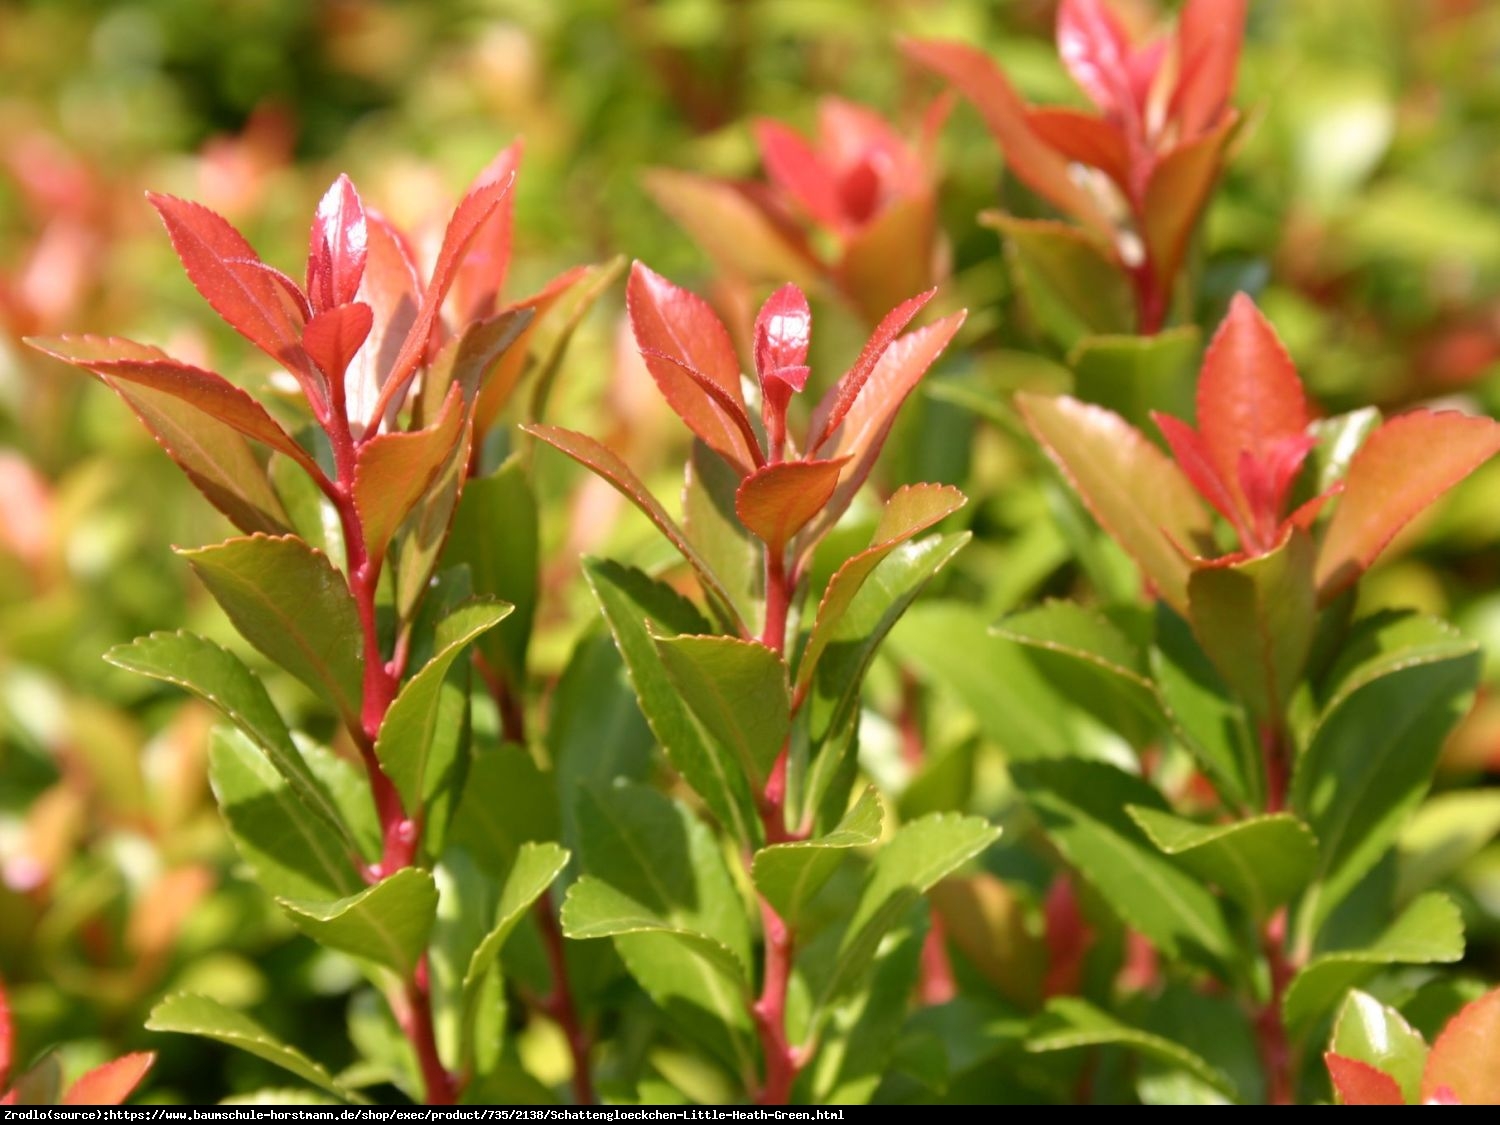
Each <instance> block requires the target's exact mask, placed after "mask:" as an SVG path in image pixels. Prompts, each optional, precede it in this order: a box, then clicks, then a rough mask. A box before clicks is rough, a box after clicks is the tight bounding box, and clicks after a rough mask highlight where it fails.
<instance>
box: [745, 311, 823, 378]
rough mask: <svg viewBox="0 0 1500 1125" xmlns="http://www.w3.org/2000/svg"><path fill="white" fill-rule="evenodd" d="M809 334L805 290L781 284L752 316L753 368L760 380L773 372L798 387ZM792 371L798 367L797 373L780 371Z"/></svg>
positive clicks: (804, 371) (804, 370) (804, 375)
mask: <svg viewBox="0 0 1500 1125" xmlns="http://www.w3.org/2000/svg"><path fill="white" fill-rule="evenodd" d="M811 337H812V310H811V309H810V308H809V307H808V304H807V294H805V293H803V292H802V290H801V289H799V288H798V287H797V286H795V285H783V286H782V287H781V288H780V289H778V290H776V292H774V293H772V294H771V296H770V297H769V298H767V299H766V303H765V304H764V305H762V306H761V308H760V313H759V315H758V316H756V318H755V370H756V373H757V374H758V375H759V376H760V378H761V382H762V383H764V382H765V380H766V379H768V378H770V377H773V376H775V377H779V378H781V379H782V381H783V382H786V383H790V384H792V389H793V390H799V391H800V390H801V389H802V385H803V384H805V383H806V382H807V349H808V346H809V344H810V342H811ZM793 371H800V372H801V374H800V377H797V376H791V377H789V376H788V375H786V374H784V373H786V372H793Z"/></svg>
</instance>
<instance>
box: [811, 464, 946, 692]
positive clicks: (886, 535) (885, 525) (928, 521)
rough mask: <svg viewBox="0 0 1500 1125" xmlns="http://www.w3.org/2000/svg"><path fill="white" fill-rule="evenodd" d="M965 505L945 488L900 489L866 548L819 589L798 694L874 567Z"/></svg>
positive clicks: (909, 486) (929, 486)
mask: <svg viewBox="0 0 1500 1125" xmlns="http://www.w3.org/2000/svg"><path fill="white" fill-rule="evenodd" d="M967 503H968V498H967V497H965V496H964V494H963V493H962V492H960V491H959V490H958V489H956V488H954V487H953V486H952V485H948V484H908V485H903V486H902V487H900V488H898V489H897V490H896V491H895V493H894V494H893V495H892V496H891V498H890V499H889V500H887V501H886V504H885V510H884V511H883V512H882V513H881V515H880V522H879V523H878V524H877V525H876V526H875V534H874V535H873V536H872V537H871V539H870V545H869V546H868V547H867V548H865V549H864V550H863V551H861V552H859V554H857V555H853V556H851V557H850V558H848V559H845V560H844V563H843V565H842V566H840V567H839V569H838V571H837V572H836V573H835V574H834V576H833V578H832V579H831V580H830V581H829V583H828V588H827V589H826V590H824V591H823V598H822V600H821V601H820V602H819V603H818V614H817V618H816V620H815V622H814V624H813V629H812V634H811V635H810V636H809V637H808V640H807V647H806V648H805V649H803V651H802V658H801V661H800V662H799V663H798V665H797V685H798V689H799V690H801V689H802V688H804V687H805V686H806V685H807V684H809V683H811V682H812V675H813V670H814V669H815V668H816V667H817V664H818V658H819V657H820V656H822V655H823V650H824V649H825V648H827V647H828V643H829V641H831V640H832V639H833V635H834V631H835V629H836V627H837V625H838V623H839V620H840V618H842V617H843V616H844V614H845V613H846V612H848V609H849V606H850V605H851V604H852V603H853V601H854V595H856V594H858V593H859V591H860V587H862V586H863V585H864V584H865V580H866V579H867V578H869V577H870V575H871V574H872V573H874V571H875V568H876V567H877V566H879V565H880V563H881V562H882V561H883V560H884V559H885V557H886V556H887V555H889V554H890V553H891V552H892V551H894V550H895V549H896V548H897V547H899V546H901V544H903V543H905V542H907V541H908V540H909V539H911V538H912V537H913V536H915V535H918V534H920V533H921V532H923V531H926V530H927V529H928V528H929V527H932V526H933V525H934V524H936V523H937V522H938V521H940V520H942V519H945V518H947V517H948V516H951V515H952V514H953V513H954V512H956V511H958V510H959V509H960V508H962V507H963V506H964V505H965V504H967Z"/></svg>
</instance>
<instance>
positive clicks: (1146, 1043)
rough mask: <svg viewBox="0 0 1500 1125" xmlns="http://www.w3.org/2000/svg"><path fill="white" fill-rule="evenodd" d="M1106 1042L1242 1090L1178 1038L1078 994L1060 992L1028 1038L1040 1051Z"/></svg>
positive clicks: (1232, 1091) (1231, 1090)
mask: <svg viewBox="0 0 1500 1125" xmlns="http://www.w3.org/2000/svg"><path fill="white" fill-rule="evenodd" d="M1105 1045H1114V1046H1119V1047H1125V1048H1127V1049H1129V1050H1132V1051H1135V1052H1137V1053H1139V1054H1142V1055H1145V1056H1146V1057H1148V1058H1151V1059H1155V1060H1157V1061H1159V1062H1163V1063H1166V1064H1167V1065H1168V1066H1175V1067H1180V1068H1181V1069H1182V1070H1185V1071H1187V1072H1188V1073H1189V1074H1191V1075H1192V1076H1193V1077H1194V1078H1197V1079H1199V1080H1200V1081H1203V1082H1206V1083H1208V1085H1210V1086H1212V1087H1213V1088H1214V1089H1215V1090H1218V1091H1219V1092H1220V1093H1222V1094H1223V1095H1224V1096H1225V1097H1228V1098H1234V1097H1237V1096H1238V1094H1239V1091H1238V1090H1237V1089H1236V1088H1235V1084H1234V1082H1233V1080H1232V1079H1231V1078H1230V1077H1229V1075H1227V1074H1225V1073H1224V1072H1223V1071H1222V1070H1220V1069H1219V1068H1218V1067H1216V1066H1214V1065H1212V1064H1211V1063H1209V1062H1208V1060H1207V1059H1205V1058H1203V1056H1202V1055H1199V1054H1198V1053H1197V1052H1195V1051H1193V1050H1190V1049H1189V1048H1187V1047H1185V1046H1183V1045H1182V1044H1181V1043H1178V1042H1175V1041H1174V1040H1171V1039H1167V1038H1166V1037H1164V1036H1161V1035H1156V1034H1154V1033H1152V1032H1149V1031H1145V1030H1143V1029H1141V1028H1139V1027H1132V1026H1130V1025H1129V1024H1127V1023H1122V1022H1120V1021H1119V1020H1117V1019H1115V1018H1114V1017H1113V1016H1111V1015H1110V1014H1109V1013H1107V1012H1103V1011H1100V1010H1099V1009H1098V1008H1096V1007H1094V1006H1093V1005H1092V1004H1090V1003H1089V1002H1088V1001H1087V1000H1083V999H1080V998H1078V997H1074V996H1057V997H1054V998H1053V999H1052V1000H1049V1001H1048V1002H1047V1009H1046V1011H1045V1012H1044V1013H1043V1014H1042V1015H1041V1016H1040V1017H1039V1018H1038V1019H1037V1021H1036V1023H1035V1025H1034V1026H1033V1030H1032V1033H1031V1035H1030V1036H1028V1037H1027V1040H1026V1049H1027V1050H1028V1051H1031V1052H1034V1053H1038V1054H1040V1053H1044V1052H1048V1051H1068V1050H1076V1049H1077V1048H1080V1047H1100V1046H1105Z"/></svg>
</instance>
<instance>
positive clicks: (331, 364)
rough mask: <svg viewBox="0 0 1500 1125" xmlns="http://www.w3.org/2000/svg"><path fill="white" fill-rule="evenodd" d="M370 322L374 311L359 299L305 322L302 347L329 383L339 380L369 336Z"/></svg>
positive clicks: (335, 306)
mask: <svg viewBox="0 0 1500 1125" xmlns="http://www.w3.org/2000/svg"><path fill="white" fill-rule="evenodd" d="M374 323H375V314H374V313H373V312H372V311H371V309H370V306H369V305H367V304H365V303H364V302H363V301H354V302H352V303H351V304H347V305H334V306H333V307H331V308H327V309H324V310H323V311H322V312H320V313H317V314H316V315H315V316H314V317H313V318H312V319H311V320H309V321H308V322H307V330H306V331H305V332H303V333H302V346H303V347H304V348H305V349H307V354H308V355H309V356H310V357H311V358H312V361H313V362H314V363H315V364H317V365H318V370H319V371H321V372H323V377H324V378H325V379H327V380H328V384H329V386H334V385H336V384H342V383H343V381H344V375H345V372H346V371H347V370H348V369H349V364H350V363H351V362H352V361H353V359H354V357H355V355H356V354H358V352H359V349H360V348H362V347H363V346H364V343H365V341H366V340H367V339H369V337H370V328H371V326H372V325H373V324H374Z"/></svg>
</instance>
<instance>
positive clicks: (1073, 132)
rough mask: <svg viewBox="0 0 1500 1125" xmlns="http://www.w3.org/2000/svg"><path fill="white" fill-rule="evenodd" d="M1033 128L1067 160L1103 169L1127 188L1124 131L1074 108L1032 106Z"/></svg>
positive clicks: (1028, 115) (1030, 121)
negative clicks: (1039, 107) (1035, 107)
mask: <svg viewBox="0 0 1500 1125" xmlns="http://www.w3.org/2000/svg"><path fill="white" fill-rule="evenodd" d="M1026 120H1027V121H1028V122H1029V123H1030V125H1031V128H1032V130H1033V131H1034V132H1035V133H1036V135H1037V136H1038V137H1040V138H1041V139H1042V140H1043V141H1045V142H1046V143H1047V144H1048V145H1050V146H1051V147H1052V148H1055V149H1056V150H1057V151H1058V152H1060V153H1062V155H1063V156H1065V157H1067V158H1068V159H1069V160H1073V161H1077V162H1078V163H1079V164H1087V165H1088V166H1089V167H1090V168H1097V169H1099V171H1101V172H1103V173H1104V174H1105V175H1106V176H1108V177H1109V178H1110V179H1111V180H1113V181H1114V182H1115V185H1116V186H1117V187H1119V189H1120V190H1121V191H1122V192H1129V191H1130V154H1129V150H1128V149H1127V148H1126V146H1125V135H1124V134H1123V133H1121V132H1120V130H1119V129H1118V128H1116V127H1115V126H1114V125H1111V124H1110V123H1109V122H1108V121H1105V120H1103V119H1102V118H1098V117H1093V116H1091V115H1090V114H1087V113H1081V112H1079V111H1078V110H1076V109H1055V108H1050V107H1049V108H1047V109H1033V110H1029V111H1028V112H1027V114H1026Z"/></svg>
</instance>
